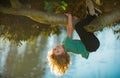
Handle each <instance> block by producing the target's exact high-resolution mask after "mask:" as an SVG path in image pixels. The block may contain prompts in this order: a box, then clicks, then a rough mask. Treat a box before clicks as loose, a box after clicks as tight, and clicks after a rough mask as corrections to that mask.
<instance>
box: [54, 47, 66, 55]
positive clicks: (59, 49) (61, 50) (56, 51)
mask: <svg viewBox="0 0 120 78" xmlns="http://www.w3.org/2000/svg"><path fill="white" fill-rule="evenodd" d="M53 53H54V54H55V55H62V54H64V53H65V51H64V48H63V46H62V45H57V46H56V47H55V48H53Z"/></svg>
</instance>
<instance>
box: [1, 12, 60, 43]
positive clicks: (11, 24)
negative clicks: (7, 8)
mask: <svg viewBox="0 0 120 78" xmlns="http://www.w3.org/2000/svg"><path fill="white" fill-rule="evenodd" d="M0 17H1V19H0V23H1V25H0V28H1V30H2V31H1V32H0V33H3V35H2V36H3V37H5V38H8V39H9V40H14V41H15V42H16V43H19V42H20V41H21V40H24V41H25V40H32V39H34V38H36V37H38V36H39V35H40V34H43V35H46V36H48V35H50V33H53V34H58V33H59V29H58V28H57V27H51V26H50V25H49V26H47V25H45V24H40V23H37V22H35V21H32V20H30V19H28V18H26V17H23V16H14V15H3V14H0Z"/></svg>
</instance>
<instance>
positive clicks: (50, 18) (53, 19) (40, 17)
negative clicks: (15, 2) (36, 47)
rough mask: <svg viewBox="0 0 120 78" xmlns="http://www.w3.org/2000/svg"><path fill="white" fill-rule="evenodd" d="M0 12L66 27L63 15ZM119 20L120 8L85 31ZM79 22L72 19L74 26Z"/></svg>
mask: <svg viewBox="0 0 120 78" xmlns="http://www.w3.org/2000/svg"><path fill="white" fill-rule="evenodd" d="M0 12H2V13H5V14H12V15H21V16H26V17H28V18H30V19H32V20H34V21H36V22H39V23H44V24H53V25H61V26H67V16H65V15H64V14H49V13H46V12H41V11H37V10H33V9H29V8H19V9H18V8H6V7H2V6H0ZM119 20H120V7H119V8H116V9H115V10H113V11H112V12H110V13H108V14H103V15H101V16H99V17H98V18H96V19H95V20H93V21H92V22H91V23H90V24H89V25H87V26H86V27H85V29H86V30H87V31H89V32H95V31H98V30H101V29H103V28H104V27H105V26H107V25H110V24H113V23H115V22H117V21H119ZM78 21H79V20H74V19H73V24H74V25H75V24H76V23H77V22H78Z"/></svg>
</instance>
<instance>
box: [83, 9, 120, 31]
mask: <svg viewBox="0 0 120 78" xmlns="http://www.w3.org/2000/svg"><path fill="white" fill-rule="evenodd" d="M117 22H120V7H118V8H115V9H114V10H112V11H111V12H109V13H107V14H103V15H101V16H99V17H98V18H96V19H94V20H93V21H92V22H91V23H90V24H89V25H87V26H85V29H86V30H87V31H88V32H95V31H98V30H101V29H103V28H104V27H106V26H110V25H114V24H116V23H117Z"/></svg>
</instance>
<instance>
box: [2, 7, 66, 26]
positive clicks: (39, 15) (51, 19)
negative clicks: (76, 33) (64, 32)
mask: <svg viewBox="0 0 120 78" xmlns="http://www.w3.org/2000/svg"><path fill="white" fill-rule="evenodd" d="M0 12H2V13H4V14H12V15H22V16H26V17H29V18H30V19H32V20H34V21H36V22H39V23H44V24H55V25H62V26H66V24H67V17H66V16H65V15H63V14H49V13H46V12H41V11H37V10H33V9H29V8H20V9H16V8H5V7H2V6H0Z"/></svg>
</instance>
